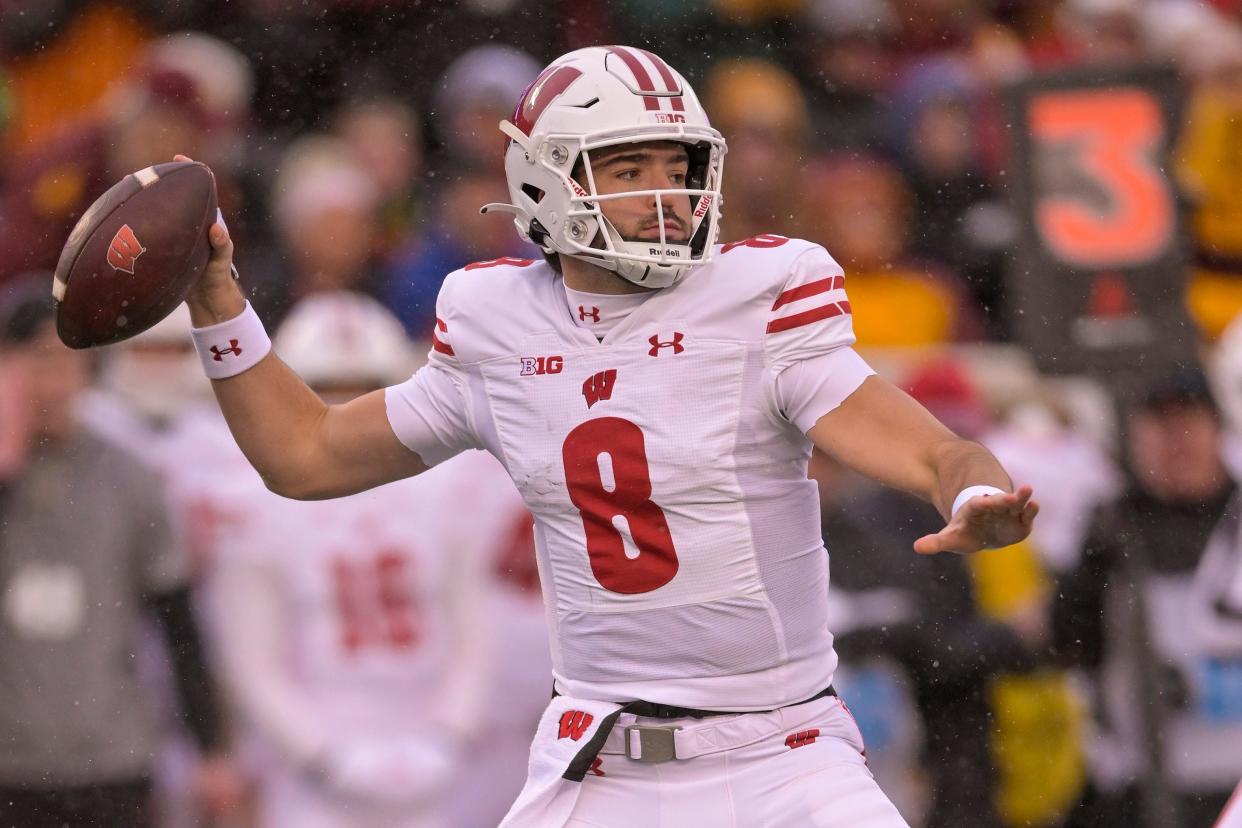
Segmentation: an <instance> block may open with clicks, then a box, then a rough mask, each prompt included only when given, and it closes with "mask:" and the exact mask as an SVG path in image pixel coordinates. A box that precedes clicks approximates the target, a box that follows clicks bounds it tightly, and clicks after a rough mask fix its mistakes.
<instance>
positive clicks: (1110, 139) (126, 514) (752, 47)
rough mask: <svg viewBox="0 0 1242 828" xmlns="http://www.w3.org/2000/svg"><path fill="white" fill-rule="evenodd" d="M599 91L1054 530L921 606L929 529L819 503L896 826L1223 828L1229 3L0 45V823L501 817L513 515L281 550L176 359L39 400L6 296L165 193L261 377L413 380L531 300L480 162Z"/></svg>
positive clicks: (402, 492) (726, 5) (824, 479)
mask: <svg viewBox="0 0 1242 828" xmlns="http://www.w3.org/2000/svg"><path fill="white" fill-rule="evenodd" d="M600 43H629V44H633V45H637V46H643V47H645V48H648V49H650V50H652V51H654V52H657V53H658V54H660V55H661V56H662V57H664V58H665V59H666V60H667V61H668V62H669V63H671V64H673V65H674V66H676V67H677V68H678V69H679V70H680V71H681V72H682V73H684V74H685V75H686V76H687V77H688V78H689V79H690V80H691V82H692V83H693V84H694V85H695V87H696V89H697V90H698V92H699V94H700V96H701V97H702V98H703V100H704V101H705V103H706V106H707V109H708V112H709V114H710V115H711V117H712V119H713V122H714V124H715V125H716V126H717V127H718V128H719V129H721V130H722V131H723V132H724V134H725V137H726V139H727V140H728V142H729V154H728V157H727V161H726V165H725V204H724V221H723V233H722V239H721V240H722V241H726V242H727V241H732V240H740V239H745V238H748V237H752V236H756V235H759V234H764V233H777V234H783V235H791V236H800V237H805V238H809V239H812V240H814V241H817V242H820V243H822V244H824V245H825V246H826V247H827V248H828V249H829V251H831V252H832V253H833V255H834V256H835V257H836V258H837V259H838V260H839V261H841V263H842V264H843V265H844V267H845V269H846V273H847V279H848V282H847V284H848V289H849V292H850V299H851V302H852V305H853V307H854V310H855V324H856V330H857V333H858V337H859V347H860V349H861V350H862V351H863V353H864V355H865V356H866V357H867V358H868V359H870V360H871V361H872V363H873V364H874V365H876V366H877V368H878V369H879V370H880V371H881V373H883V374H884V375H885V376H887V377H888V378H889V379H891V380H893V381H895V382H897V383H899V384H900V385H902V386H903V387H905V388H906V389H907V390H908V391H909V392H910V393H911V394H913V395H914V396H915V397H917V398H918V399H920V400H921V401H922V402H923V403H924V404H926V405H927V406H928V407H929V408H931V409H932V410H933V411H934V412H935V413H936V414H937V415H938V416H940V417H941V418H942V419H943V420H944V421H945V422H946V423H948V424H949V425H950V426H951V427H953V428H954V429H955V430H956V431H958V432H959V433H960V434H963V435H964V436H968V437H972V438H974V439H978V440H980V441H981V442H983V443H985V444H986V445H988V446H989V447H990V448H991V449H992V450H993V451H994V452H995V453H996V454H997V455H998V456H999V457H1000V458H1001V460H1002V461H1003V462H1004V463H1005V464H1006V466H1007V468H1008V469H1009V470H1010V472H1011V474H1012V475H1013V477H1014V478H1015V480H1017V481H1021V482H1029V483H1032V484H1033V485H1034V486H1035V490H1036V497H1037V498H1038V499H1039V500H1040V501H1041V502H1042V505H1043V513H1042V514H1041V516H1040V518H1039V520H1038V521H1037V525H1036V530H1035V533H1034V535H1033V536H1032V538H1031V539H1030V541H1029V542H1027V543H1023V544H1021V545H1019V546H1017V547H1012V548H1009V549H1005V550H999V551H995V552H989V553H986V554H982V555H978V556H975V557H972V558H970V559H962V558H956V557H952V556H939V557H936V558H933V559H918V557H917V556H916V555H914V553H913V552H912V551H911V549H910V544H911V542H912V540H913V539H914V538H915V537H917V536H918V535H919V534H921V533H923V532H924V531H927V529H926V528H924V527H931V526H934V525H935V524H936V522H937V520H938V518H937V516H936V515H935V513H934V511H933V510H932V509H931V507H929V506H927V505H926V504H922V503H920V502H916V501H912V500H910V499H909V498H906V497H904V496H900V495H897V494H894V493H891V492H883V491H878V490H876V489H874V488H873V487H872V486H871V485H870V484H868V483H866V482H864V481H861V480H858V479H855V478H854V477H853V476H851V475H850V474H848V473H846V472H844V471H843V470H841V469H840V468H839V467H837V466H836V465H835V464H834V463H833V462H832V461H831V459H830V458H826V457H818V456H817V457H816V458H815V460H814V461H813V463H812V469H811V472H812V474H813V475H814V477H815V478H816V480H817V481H818V482H819V483H820V488H821V495H822V502H823V522H824V531H825V539H826V544H827V546H828V549H829V551H830V553H831V555H832V575H833V592H832V605H833V608H834V626H833V630H834V632H836V633H837V634H838V645H839V651H840V654H841V657H842V666H841V669H840V672H839V674H838V677H837V679H836V682H835V683H836V686H837V688H838V689H839V691H840V693H841V695H842V697H843V698H844V699H845V700H846V701H847V702H848V704H849V705H850V707H851V709H852V711H853V713H854V715H855V716H856V717H857V719H858V721H859V724H860V726H861V728H862V730H863V732H864V735H865V738H866V741H867V744H868V758H869V761H870V764H871V767H872V769H873V771H874V772H875V774H876V776H877V777H878V778H879V779H880V781H881V783H882V785H883V787H884V788H885V790H886V791H887V792H888V793H889V795H890V796H891V797H892V798H893V800H894V801H895V802H896V803H897V804H898V806H899V808H900V809H901V810H902V812H903V814H904V815H905V816H906V818H907V819H908V820H909V821H910V823H911V824H912V825H915V826H954V827H958V826H967V827H969V826H1007V827H1008V826H1114V825H1116V826H1123V825H1124V826H1134V825H1142V826H1161V827H1162V828H1165V827H1166V826H1171V827H1172V828H1177V827H1178V826H1183V828H1192V827H1197V826H1209V825H1212V824H1213V822H1214V820H1215V817H1216V815H1217V814H1219V813H1220V812H1221V810H1222V808H1223V807H1224V806H1225V803H1226V800H1227V799H1228V797H1229V794H1230V793H1231V792H1232V791H1233V789H1234V787H1235V785H1236V784H1237V783H1238V779H1239V776H1242V747H1240V746H1242V534H1240V527H1239V515H1240V508H1239V506H1240V504H1239V495H1238V491H1237V483H1236V481H1237V480H1238V479H1242V478H1239V475H1240V474H1242V443H1239V442H1238V439H1237V436H1236V435H1237V433H1238V432H1237V429H1238V428H1242V321H1238V314H1239V311H1242V3H1239V2H1238V0H1211V2H1209V1H1208V0H1059V2H1058V0H1046V2H1045V1H1042V0H769V1H768V2H761V1H760V0H624V2H608V3H604V2H595V0H544V2H533V0H462V2H456V3H448V2H437V1H436V0H421V2H415V0H299V2H287V0H233V1H232V2H225V1H224V0H169V1H168V2H161V1H159V0H150V1H149V2H148V1H144V0H104V1H102V2H101V1H100V0H0V148H2V149H0V334H2V335H0V674H3V675H4V677H3V678H0V823H2V824H3V825H4V826H6V828H7V826H9V825H14V826H21V828H26V827H27V826H34V825H36V824H43V823H37V822H36V821H35V818H34V817H33V816H29V815H30V814H35V813H43V814H51V813H55V814H58V816H56V817H55V818H56V819H59V820H60V821H58V822H48V823H47V824H56V825H62V824H67V825H98V826H122V825H126V826H128V825H141V824H150V825H155V826H170V827H171V828H181V827H182V826H191V825H207V826H221V828H243V827H244V826H274V827H275V828H285V826H288V827H289V828H304V826H315V825H321V824H322V825H324V826H328V825H341V826H345V825H351V826H360V828H371V826H375V827H376V828H383V827H384V826H389V825H393V826H396V825H401V826H406V825H409V826H414V825H420V826H421V825H451V826H464V827H465V828H473V827H474V826H488V825H494V824H495V822H496V821H497V820H498V819H499V817H500V816H501V815H502V814H503V812H504V810H505V809H506V807H507V805H508V803H509V801H510V800H511V799H512V797H513V796H514V795H515V794H516V791H517V790H518V788H519V787H520V785H521V782H522V778H523V775H524V767H525V750H526V743H527V740H528V739H529V737H530V734H531V733H532V732H533V727H534V723H535V721H536V719H537V716H538V713H539V711H540V710H541V708H542V706H543V704H544V703H545V702H546V700H547V697H548V692H549V686H550V673H549V670H550V667H549V664H548V655H547V645H546V641H545V639H544V631H543V616H542V609H541V606H540V603H539V595H538V583H537V576H536V573H535V571H534V559H533V548H532V546H531V543H530V540H529V518H528V516H526V514H525V513H524V511H523V509H522V507H521V504H520V502H518V501H517V500H516V499H515V498H516V496H515V494H514V493H513V492H512V490H511V487H509V484H508V483H507V480H506V479H505V478H504V476H503V473H500V472H498V467H497V466H496V465H495V464H493V463H491V462H490V461H487V460H485V459H482V458H466V459H463V460H461V461H456V462H455V463H454V464H449V465H450V466H453V468H451V469H450V468H446V469H443V470H437V472H436V474H437V475H439V476H438V477H436V478H435V482H434V485H432V484H426V485H422V486H421V488H420V487H419V486H413V487H404V488H403V485H404V484H397V485H396V486H393V487H386V489H385V490H381V492H380V493H378V494H376V495H375V496H374V497H369V498H368V497H367V496H363V497H362V498H359V499H358V501H357V502H355V503H352V504H347V505H344V506H342V505H340V504H337V505H327V506H324V505H319V504H298V506H304V507H305V508H302V509H298V508H295V507H290V506H286V505H284V504H280V503H277V502H276V501H275V500H274V499H267V498H264V495H265V494H266V493H265V492H262V491H261V488H262V487H261V484H259V483H258V481H257V477H256V476H255V475H254V473H253V472H252V471H251V470H250V469H249V467H248V466H246V465H245V463H244V460H241V459H240V456H239V455H238V454H237V452H236V448H235V447H233V446H232V445H231V438H229V437H228V435H227V432H225V431H223V430H222V426H221V423H220V421H219V418H218V417H217V416H216V415H215V414H214V412H213V406H212V403H211V399H210V392H209V389H208V388H207V384H206V380H203V379H201V372H200V369H199V367H198V365H197V362H196V358H195V357H194V356H193V355H192V352H191V351H190V349H189V342H188V339H187V334H186V331H187V330H188V325H189V322H188V317H185V316H174V317H173V318H172V319H170V320H169V321H168V322H167V323H165V324H164V325H161V326H160V327H158V328H157V329H155V330H154V331H152V332H151V333H149V334H147V335H145V336H143V337H141V338H139V339H137V340H134V341H132V342H130V343H127V344H125V345H122V346H117V347H114V348H112V349H109V350H107V351H105V352H103V353H100V354H97V355H90V356H87V355H82V354H72V355H71V354H69V353H68V352H67V351H66V352H64V353H51V352H49V351H48V349H47V347H46V345H47V343H46V341H45V339H46V337H44V336H43V335H42V334H40V333H39V331H40V328H39V324H40V322H39V320H40V319H41V318H42V317H40V316H39V309H38V307H37V306H38V304H39V302H38V301H37V300H36V299H35V298H34V297H35V296H36V295H37V296H42V295H43V294H45V293H46V288H47V286H48V285H50V275H49V272H50V270H51V269H52V268H53V267H54V266H55V264H56V260H57V256H58V254H59V251H60V248H61V246H62V244H63V243H64V240H65V238H66V236H67V235H68V232H69V230H70V228H72V226H73V224H74V222H75V221H76V219H77V218H78V216H79V215H80V214H81V212H82V211H83V209H84V208H85V207H86V206H87V205H89V204H90V203H91V202H92V201H93V200H94V199H95V198H96V197H97V196H98V195H99V194H100V193H102V192H103V190H104V189H106V188H107V187H108V186H109V185H110V184H112V183H113V182H114V181H116V180H118V179H119V178H120V177H122V176H123V175H125V174H127V173H129V172H132V171H134V170H136V169H139V168H141V167H144V166H147V165H148V164H151V163H156V162H160V161H166V160H170V159H171V157H172V155H173V154H174V153H176V152H181V153H185V154H187V155H190V156H192V157H194V158H195V159H198V160H202V161H205V162H206V163H208V164H209V165H210V166H211V167H212V169H213V170H214V171H215V173H216V177H217V181H218V185H219V195H220V202H221V206H222V208H223V212H224V215H225V216H226V217H227V219H228V222H229V226H230V230H231V232H232V233H233V236H234V238H235V240H236V243H237V249H238V253H237V266H238V269H239V270H240V273H241V278H242V280H243V282H244V284H245V286H246V288H247V290H248V292H249V294H250V296H251V297H252V302H253V303H254V305H255V306H256V308H257V309H258V310H259V312H260V314H261V316H262V317H263V318H264V321H265V322H266V323H267V326H268V329H269V330H272V331H279V333H278V335H277V336H276V340H277V350H278V351H279V352H280V353H281V354H282V356H285V357H286V359H287V360H288V361H289V362H290V363H291V364H293V365H294V367H295V368H297V369H298V370H299V371H300V372H302V373H303V375H304V376H305V377H307V379H308V381H310V382H312V384H314V385H315V386H316V388H317V389H318V390H320V391H321V393H323V394H324V395H336V396H348V395H350V394H354V393H358V392H359V391H362V390H365V389H368V388H374V387H380V386H382V385H384V384H387V383H390V382H395V381H398V380H399V379H400V378H402V377H404V376H406V375H408V373H409V372H410V371H411V370H413V369H414V368H415V367H416V366H417V364H418V363H419V362H420V361H421V357H420V354H422V353H425V352H426V349H427V347H428V337H429V334H430V330H431V325H432V324H433V320H434V315H433V308H434V298H435V295H436V292H437V290H438V287H439V284H440V282H441V280H442V279H443V277H444V275H445V274H446V273H448V272H449V271H451V270H453V269H456V268H458V267H460V266H462V265H464V264H466V263H468V262H472V261H478V260H486V259H495V258H498V257H503V256H517V257H532V256H537V251H535V250H534V249H533V248H530V247H529V246H524V245H523V244H522V243H521V242H520V241H519V240H518V238H517V237H516V234H515V233H514V231H513V228H512V225H511V223H510V222H509V221H507V220H505V219H503V218H497V217H496V216H488V217H483V216H480V215H479V214H478V207H479V206H480V205H482V204H483V203H485V202H489V201H501V200H504V196H505V183H504V175H503V169H502V166H501V152H500V149H501V144H502V139H501V136H500V134H499V132H498V131H497V130H496V123H497V121H499V120H500V119H501V118H504V117H508V116H509V115H510V113H511V110H512V107H513V105H514V102H515V101H516V100H517V99H518V97H519V96H520V94H521V92H522V90H523V89H524V88H525V86H526V85H527V84H528V83H530V82H531V81H532V80H533V79H534V77H535V76H536V75H537V74H538V72H539V70H540V68H541V67H542V66H543V65H544V64H545V63H547V62H548V61H549V60H551V59H552V58H554V57H555V56H557V55H559V54H561V53H562V52H565V51H568V50H570V49H573V48H577V47H580V46H586V45H593V44H600ZM330 327H333V328H334V329H335V330H338V331H342V332H344V334H342V335H343V336H345V338H346V339H348V340H349V341H350V342H351V343H353V344H352V345H351V347H350V348H347V349H346V350H345V351H344V352H342V353H339V354H326V353H324V352H323V349H322V348H320V347H318V343H319V342H320V341H322V339H321V337H322V332H323V331H324V330H327V329H329V328H330ZM119 454H121V455H125V456H127V457H129V458H132V463H131V465H124V464H122V465H121V466H118V465H116V464H117V463H121V462H122V461H120V460H118V459H116V458H117V456H118V455H119ZM127 462H128V461H127ZM118 469H120V471H118ZM420 479H421V478H420ZM433 491H434V494H433V493H432V492H433ZM386 504H387V505H386ZM394 504H395V505H394ZM403 504H413V505H403ZM307 549H309V550H310V551H307ZM101 550H102V551H101ZM108 602H111V603H108ZM105 603H107V606H108V607H112V608H111V609H108V610H107V611H105V610H103V609H100V608H101V607H104V606H105ZM113 604H115V607H113ZM122 607H124V609H123V610H122V609H120V608H122ZM144 610H149V611H144ZM161 639H162V640H163V643H164V644H169V645H171V646H163V645H162V644H161ZM109 809H111V810H109ZM144 813H145V817H144V816H142V814H144ZM394 813H399V814H401V815H402V816H401V817H400V818H397V817H394V816H393V814H394ZM22 815H26V816H22ZM109 815H110V816H109ZM144 820H147V821H146V822H144ZM317 820H322V821H317Z"/></svg>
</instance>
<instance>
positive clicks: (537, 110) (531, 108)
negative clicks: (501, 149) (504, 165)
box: [506, 66, 582, 146]
mask: <svg viewBox="0 0 1242 828" xmlns="http://www.w3.org/2000/svg"><path fill="white" fill-rule="evenodd" d="M581 75H582V70H581V69H575V68H574V67H572V66H549V67H548V68H547V69H544V70H543V72H542V73H541V74H540V75H539V77H537V78H535V82H534V83H532V84H531V85H530V86H528V87H526V91H525V92H523V93H522V97H521V98H520V99H519V100H518V105H517V109H515V110H513V124H514V126H516V127H517V128H518V129H520V130H522V132H524V133H526V134H527V135H530V134H531V133H532V132H534V130H535V122H536V121H538V120H539V116H540V115H542V114H543V111H544V110H545V109H547V108H548V106H549V105H550V104H551V103H552V102H553V101H554V100H556V99H557V98H558V97H560V95H561V93H562V92H564V91H565V90H566V89H568V88H569V85H570V84H571V83H573V82H574V81H575V80H577V79H578V78H579V76H581ZM506 146H507V144H506Z"/></svg>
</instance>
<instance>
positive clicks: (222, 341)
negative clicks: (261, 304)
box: [190, 302, 272, 380]
mask: <svg viewBox="0 0 1242 828" xmlns="http://www.w3.org/2000/svg"><path fill="white" fill-rule="evenodd" d="M190 333H191V335H192V336H193V337H194V347H195V348H197V349H198V358H199V359H200V360H202V362H203V370H204V371H205V372H206V373H207V377H208V378H209V379H213V380H220V379H228V378H229V377H235V376H237V375H238V374H240V373H241V372H243V371H248V370H250V369H251V368H253V367H254V366H255V365H257V364H258V363H259V360H261V359H263V357H265V356H267V354H268V352H269V351H271V350H272V340H270V339H268V337H267V331H265V330H263V323H262V322H261V321H259V315H258V314H257V313H255V312H254V308H252V307H251V306H250V303H249V302H247V303H246V309H245V310H244V311H242V312H241V313H240V314H238V315H237V316H234V317H233V318H232V319H226V320H225V321H223V322H217V323H216V324H215V325H208V326H207V327H205V328H193V329H191V331H190Z"/></svg>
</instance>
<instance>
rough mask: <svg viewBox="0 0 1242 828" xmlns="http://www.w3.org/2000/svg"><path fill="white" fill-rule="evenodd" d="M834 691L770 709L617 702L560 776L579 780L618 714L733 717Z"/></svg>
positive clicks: (831, 690) (831, 691) (832, 693)
mask: <svg viewBox="0 0 1242 828" xmlns="http://www.w3.org/2000/svg"><path fill="white" fill-rule="evenodd" d="M559 695H560V693H558V692H556V688H553V689H552V698H556V697H557V696H559ZM836 695H837V691H836V690H835V689H834V688H833V686H832V685H831V684H830V685H828V686H827V687H825V688H824V689H823V690H820V691H819V692H818V693H816V694H815V695H814V696H811V697H810V698H809V699H803V700H802V701H800V702H794V703H793V704H787V705H782V707H773V708H771V709H770V710H699V709H697V708H694V707H674V706H673V705H671V704H660V703H658V702H649V701H642V700H635V701H631V702H626V703H625V704H623V705H621V709H620V710H618V711H616V712H615V713H611V714H609V715H608V716H607V717H605V718H604V720H603V721H602V722H600V723H599V728H597V729H596V731H595V733H594V734H593V735H592V737H591V740H590V741H589V742H587V743H586V744H585V745H583V746H582V750H580V751H578V755H577V756H575V757H574V758H573V761H572V762H570V763H569V767H568V768H566V769H565V772H564V773H563V774H561V776H562V777H563V778H565V779H568V780H570V781H571V782H581V781H582V780H583V779H584V778H585V777H586V774H587V771H588V770H590V769H591V764H592V763H593V762H594V761H595V758H596V757H597V756H599V752H600V750H602V749H603V747H604V741H605V740H606V739H607V738H608V734H609V733H611V732H612V727H613V725H615V724H616V723H617V719H618V718H620V716H621V714H622V713H633V714H634V715H635V716H647V717H650V718H654V719H706V718H707V717H709V716H736V715H738V714H739V713H771V712H773V711H775V710H780V709H782V708H783V707H794V706H796V705H799V704H806V703H807V702H813V701H815V700H816V699H822V698H824V697H825V696H836Z"/></svg>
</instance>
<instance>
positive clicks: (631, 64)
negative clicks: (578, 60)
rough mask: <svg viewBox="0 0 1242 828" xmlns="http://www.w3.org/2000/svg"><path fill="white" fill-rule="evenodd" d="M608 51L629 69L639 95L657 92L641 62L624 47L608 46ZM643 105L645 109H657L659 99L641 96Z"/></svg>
mask: <svg viewBox="0 0 1242 828" xmlns="http://www.w3.org/2000/svg"><path fill="white" fill-rule="evenodd" d="M608 51H610V52H612V53H613V54H614V55H616V56H617V57H619V58H621V61H622V62H623V63H624V64H625V65H626V66H627V67H628V68H629V70H630V73H631V74H633V75H634V82H635V83H637V84H638V91H639V93H642V92H657V91H659V90H657V89H656V88H655V84H654V83H652V82H651V75H648V74H647V70H646V69H645V68H644V67H643V64H642V61H640V60H639V59H638V57H637V56H636V55H635V54H634V53H633V52H631V51H630V50H629V49H627V48H625V47H624V46H609V47H608ZM643 105H644V106H646V107H647V109H659V108H660V99H659V98H654V97H650V96H648V95H643Z"/></svg>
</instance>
